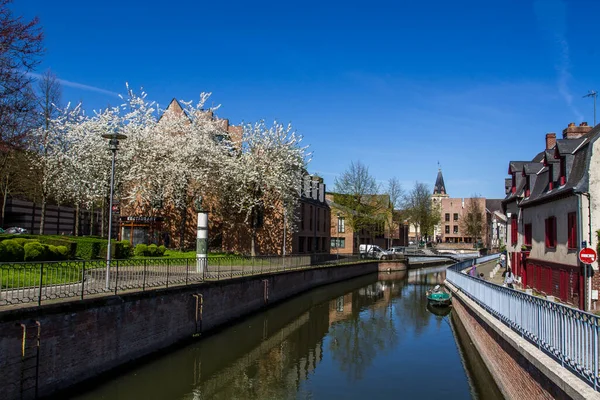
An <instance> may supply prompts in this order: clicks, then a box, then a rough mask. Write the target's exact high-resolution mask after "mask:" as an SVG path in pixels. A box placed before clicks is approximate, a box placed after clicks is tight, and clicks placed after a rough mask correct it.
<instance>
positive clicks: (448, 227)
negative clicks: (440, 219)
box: [445, 225, 450, 233]
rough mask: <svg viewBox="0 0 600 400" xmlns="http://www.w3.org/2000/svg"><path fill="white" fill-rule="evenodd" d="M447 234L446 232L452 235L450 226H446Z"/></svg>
mask: <svg viewBox="0 0 600 400" xmlns="http://www.w3.org/2000/svg"><path fill="white" fill-rule="evenodd" d="M445 232H446V233H450V225H446V230H445Z"/></svg>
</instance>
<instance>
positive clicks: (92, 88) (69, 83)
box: [27, 72, 119, 97]
mask: <svg viewBox="0 0 600 400" xmlns="http://www.w3.org/2000/svg"><path fill="white" fill-rule="evenodd" d="M27 75H29V76H31V77H33V78H35V79H42V74H36V73H35V72H28V73H27ZM56 80H57V81H58V82H59V83H60V84H61V85H63V86H68V87H72V88H75V89H81V90H88V91H90V92H97V93H103V94H108V95H110V96H116V97H119V93H116V92H111V91H110V90H106V89H102V88H99V87H95V86H90V85H84V84H83V83H78V82H72V81H67V80H65V79H60V78H56Z"/></svg>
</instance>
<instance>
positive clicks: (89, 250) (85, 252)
mask: <svg viewBox="0 0 600 400" xmlns="http://www.w3.org/2000/svg"><path fill="white" fill-rule="evenodd" d="M101 247H102V242H101V240H100V239H87V238H86V239H79V240H78V241H77V257H78V258H81V259H84V260H93V259H95V258H98V257H99V255H100V249H101ZM105 251H106V250H105Z"/></svg>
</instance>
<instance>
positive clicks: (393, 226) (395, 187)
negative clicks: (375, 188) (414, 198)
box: [386, 177, 404, 247]
mask: <svg viewBox="0 0 600 400" xmlns="http://www.w3.org/2000/svg"><path fill="white" fill-rule="evenodd" d="M387 194H388V196H389V197H390V206H391V208H392V210H391V212H390V213H388V214H387V221H386V222H387V228H388V247H391V246H392V241H393V234H394V232H395V231H397V230H398V229H399V223H400V221H399V219H398V216H399V215H398V213H397V212H396V210H399V209H400V208H401V207H402V199H403V198H404V190H403V189H402V185H401V184H400V181H399V180H398V178H396V177H393V178H390V180H389V181H388V187H387Z"/></svg>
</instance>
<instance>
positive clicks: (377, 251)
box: [358, 244, 393, 260]
mask: <svg viewBox="0 0 600 400" xmlns="http://www.w3.org/2000/svg"><path fill="white" fill-rule="evenodd" d="M358 251H359V252H360V258H376V259H378V260H389V259H391V258H392V257H393V255H392V254H391V253H388V252H387V251H385V250H384V249H382V248H381V247H379V246H377V245H374V244H361V245H360V246H358Z"/></svg>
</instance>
